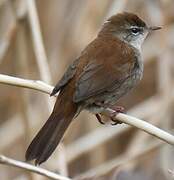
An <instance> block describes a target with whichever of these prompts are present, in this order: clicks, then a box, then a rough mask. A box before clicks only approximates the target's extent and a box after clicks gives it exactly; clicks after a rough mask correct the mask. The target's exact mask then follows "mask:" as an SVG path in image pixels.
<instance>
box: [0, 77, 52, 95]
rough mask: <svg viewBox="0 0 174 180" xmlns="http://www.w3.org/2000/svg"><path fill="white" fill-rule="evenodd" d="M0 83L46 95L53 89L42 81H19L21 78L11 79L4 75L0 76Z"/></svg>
mask: <svg viewBox="0 0 174 180" xmlns="http://www.w3.org/2000/svg"><path fill="white" fill-rule="evenodd" d="M0 83H2V84H8V85H12V86H18V87H23V88H28V89H34V90H37V91H41V92H44V93H46V94H50V93H51V92H52V89H53V87H52V86H50V85H48V84H46V83H44V82H43V81H39V80H28V79H21V78H17V77H12V76H8V75H4V74H0Z"/></svg>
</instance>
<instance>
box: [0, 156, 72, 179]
mask: <svg viewBox="0 0 174 180" xmlns="http://www.w3.org/2000/svg"><path fill="white" fill-rule="evenodd" d="M0 163H1V164H5V165H10V166H13V167H18V168H21V169H26V170H28V171H31V172H34V173H37V174H40V175H43V176H45V177H48V178H51V179H57V180H71V179H70V178H67V177H64V176H61V175H59V174H56V173H53V172H50V171H48V170H46V169H43V168H40V167H36V166H33V165H31V164H27V163H25V162H21V161H17V160H14V159H11V158H8V157H5V156H3V155H0Z"/></svg>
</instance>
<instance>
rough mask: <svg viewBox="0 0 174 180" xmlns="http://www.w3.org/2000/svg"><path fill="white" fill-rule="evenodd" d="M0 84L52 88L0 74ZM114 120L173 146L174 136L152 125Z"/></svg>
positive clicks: (119, 116)
mask: <svg viewBox="0 0 174 180" xmlns="http://www.w3.org/2000/svg"><path fill="white" fill-rule="evenodd" d="M0 83H4V84H8V85H14V86H19V87H25V88H30V89H35V90H38V91H41V92H45V93H47V94H50V93H51V90H52V88H53V87H52V86H50V85H48V84H46V83H44V82H42V81H33V80H26V79H25V80H24V79H21V78H14V77H11V76H7V75H1V74H0ZM111 113H114V111H113V110H112V109H109V108H107V109H106V110H105V111H103V113H102V114H103V115H105V116H108V117H110V114H111ZM115 119H116V120H119V121H121V122H123V123H126V124H129V125H131V126H134V127H137V128H138V129H141V130H143V131H145V132H147V133H148V134H151V135H153V136H155V137H157V138H158V139H161V140H163V141H165V142H167V143H168V144H171V145H174V136H173V135H171V134H170V133H168V132H166V131H163V130H161V129H159V128H157V127H155V126H153V125H152V124H150V123H148V122H146V121H143V120H140V119H138V118H135V117H132V116H129V115H126V114H123V113H119V114H117V115H116V116H115Z"/></svg>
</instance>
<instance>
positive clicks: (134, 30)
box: [131, 27, 140, 35]
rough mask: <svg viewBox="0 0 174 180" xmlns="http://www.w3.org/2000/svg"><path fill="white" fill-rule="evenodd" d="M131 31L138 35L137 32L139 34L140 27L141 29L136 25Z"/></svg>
mask: <svg viewBox="0 0 174 180" xmlns="http://www.w3.org/2000/svg"><path fill="white" fill-rule="evenodd" d="M131 32H132V34H134V35H137V34H139V32H140V29H139V28H136V27H134V28H131Z"/></svg>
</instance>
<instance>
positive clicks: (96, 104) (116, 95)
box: [85, 69, 143, 113]
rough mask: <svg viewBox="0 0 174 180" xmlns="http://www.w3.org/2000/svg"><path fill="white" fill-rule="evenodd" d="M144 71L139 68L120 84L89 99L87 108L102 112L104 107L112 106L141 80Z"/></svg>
mask: <svg viewBox="0 0 174 180" xmlns="http://www.w3.org/2000/svg"><path fill="white" fill-rule="evenodd" d="M142 75H143V72H142V70H141V69H137V70H136V71H134V72H133V73H132V75H131V76H129V77H128V78H127V79H126V80H125V81H124V82H123V83H121V84H120V85H119V86H118V85H117V84H116V85H115V87H113V88H112V89H109V90H108V91H105V92H104V93H101V94H100V95H98V96H96V97H95V98H94V97H93V98H91V99H89V100H88V101H87V102H86V103H87V104H88V106H87V107H86V108H85V109H87V110H88V111H90V112H92V113H100V112H102V111H103V108H107V107H112V106H113V105H115V104H116V102H117V101H118V100H119V99H120V98H121V97H122V96H124V95H125V94H127V93H128V92H129V91H130V90H131V89H132V88H133V87H135V85H136V84H137V83H138V82H139V81H140V80H141V78H142Z"/></svg>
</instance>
